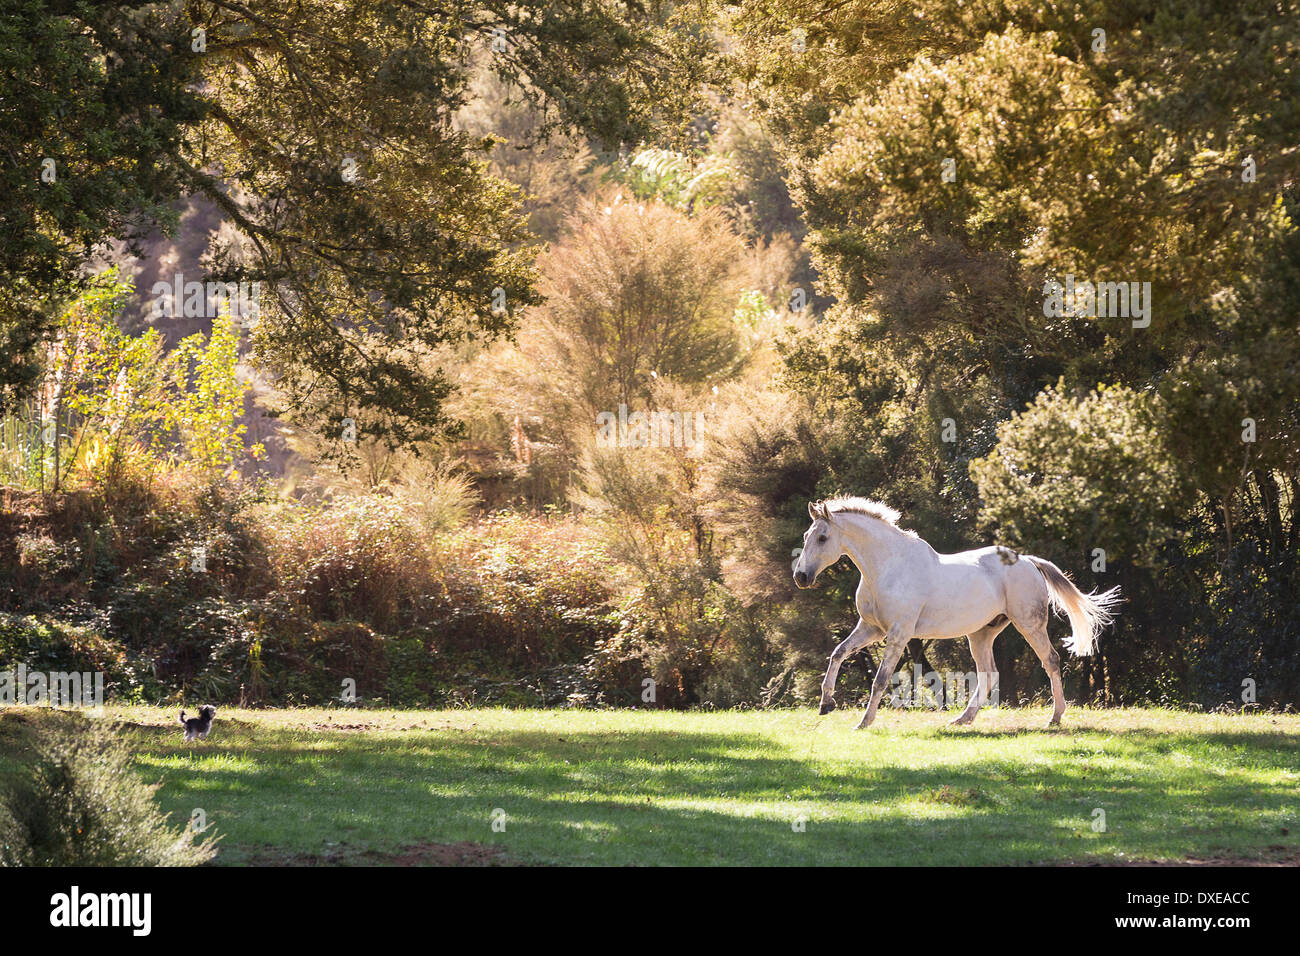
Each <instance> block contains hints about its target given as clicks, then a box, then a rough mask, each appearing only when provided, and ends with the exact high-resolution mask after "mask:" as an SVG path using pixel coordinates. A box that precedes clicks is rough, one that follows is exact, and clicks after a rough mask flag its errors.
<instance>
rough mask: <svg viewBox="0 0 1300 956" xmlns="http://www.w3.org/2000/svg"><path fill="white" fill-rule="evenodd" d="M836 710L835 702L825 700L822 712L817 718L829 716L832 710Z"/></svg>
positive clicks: (819, 712)
mask: <svg viewBox="0 0 1300 956" xmlns="http://www.w3.org/2000/svg"><path fill="white" fill-rule="evenodd" d="M834 709H835V701H834V700H824V701H822V709H821V710H820V711H818V714H817V716H819V717H825V716H826V715H827V714H829V713H830V712H831V711H832V710H834Z"/></svg>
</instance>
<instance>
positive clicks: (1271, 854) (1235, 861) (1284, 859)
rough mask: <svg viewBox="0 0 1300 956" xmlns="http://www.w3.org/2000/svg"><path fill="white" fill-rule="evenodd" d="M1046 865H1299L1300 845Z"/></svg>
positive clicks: (1070, 861) (1086, 860)
mask: <svg viewBox="0 0 1300 956" xmlns="http://www.w3.org/2000/svg"><path fill="white" fill-rule="evenodd" d="M1047 865H1048V866H1300V847H1294V846H1270V847H1268V849H1267V850H1265V851H1264V853H1262V854H1261V855H1260V856H1251V857H1246V856H1223V855H1219V856H1189V857H1187V858H1185V859H1182V860H1116V859H1113V858H1111V857H1106V858H1105V859H1085V860H1062V861H1060V862H1055V863H1049V864H1047Z"/></svg>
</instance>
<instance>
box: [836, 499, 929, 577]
mask: <svg viewBox="0 0 1300 956" xmlns="http://www.w3.org/2000/svg"><path fill="white" fill-rule="evenodd" d="M839 520H840V522H841V534H842V536H843V538H844V543H845V550H847V551H848V553H849V558H850V559H851V560H852V561H853V563H854V564H855V565H856V566H857V569H858V571H859V572H860V573H861V574H862V576H863V577H864V578H866V579H867V580H868V581H875V580H877V579H878V578H879V577H880V573H881V571H882V570H884V568H885V567H886V566H887V565H889V563H890V562H892V561H896V560H898V559H899V558H902V557H904V556H905V555H907V554H908V553H909V552H910V551H911V550H912V548H914V547H915V546H916V545H918V544H919V543H920V539H918V538H913V537H910V536H908V535H905V534H903V533H902V532H900V531H899V530H898V529H897V528H892V527H889V526H888V525H886V524H885V523H884V522H882V521H880V520H879V519H877V518H872V517H869V516H867V515H841V516H840V518H839Z"/></svg>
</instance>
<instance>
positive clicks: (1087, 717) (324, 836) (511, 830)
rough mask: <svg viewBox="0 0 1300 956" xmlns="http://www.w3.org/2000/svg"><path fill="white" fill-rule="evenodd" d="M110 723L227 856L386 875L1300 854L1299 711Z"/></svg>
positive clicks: (632, 714)
mask: <svg viewBox="0 0 1300 956" xmlns="http://www.w3.org/2000/svg"><path fill="white" fill-rule="evenodd" d="M26 713H27V714H28V715H30V714H31V713H32V712H31V711H30V710H28V711H26ZM108 713H109V714H110V715H111V716H114V717H118V718H120V719H122V720H125V721H127V722H128V723H129V724H130V725H131V729H130V733H131V734H132V737H133V739H134V743H135V747H136V749H137V751H138V753H139V755H140V758H139V769H140V772H141V773H142V774H143V775H144V777H145V778H146V779H150V780H161V781H163V784H164V786H163V788H162V790H161V791H160V794H159V797H160V799H161V801H162V803H163V805H164V807H165V808H166V809H167V810H169V811H171V812H173V813H174V814H176V815H177V819H178V820H181V819H185V818H188V817H189V816H190V814H191V812H192V811H193V810H194V809H195V808H201V809H202V810H203V811H204V812H205V813H206V815H207V819H208V821H209V822H210V823H211V824H213V825H214V826H215V827H216V828H217V830H218V831H219V832H220V833H223V834H224V835H225V837H224V840H223V841H222V843H221V845H220V847H221V852H220V854H219V855H218V858H217V862H218V863H219V864H239V863H247V862H273V861H277V860H279V861H287V862H295V861H303V860H305V859H308V858H313V857H314V858H316V859H317V860H328V861H336V862H352V861H356V862H385V861H387V860H390V859H395V857H391V856H388V854H397V853H399V852H401V851H403V850H405V849H408V848H411V847H417V846H424V845H428V844H480V845H483V846H486V847H492V848H496V850H495V851H493V853H487V852H483V856H485V857H489V858H490V859H493V860H496V861H498V862H507V863H508V862H515V863H567V864H632V865H660V864H823V865H838V864H850V865H862V864H875V865H882V864H883V865H898V864H911V865H915V864H956V865H970V864H1017V863H1046V862H1061V861H1100V862H1123V861H1126V860H1133V859H1150V860H1185V859H1188V858H1201V859H1207V858H1212V859H1225V858H1231V859H1234V860H1238V859H1240V860H1248V859H1264V860H1267V859H1274V860H1276V859H1287V860H1294V859H1295V858H1296V855H1297V853H1298V852H1300V839H1298V838H1300V799H1298V794H1300V717H1296V716H1293V715H1278V714H1257V715H1251V716H1237V715H1203V714H1190V713H1183V712H1177V711H1168V710H1157V709H1126V710H1091V711H1090V710H1084V709H1079V708H1074V709H1071V710H1070V711H1069V712H1068V713H1067V714H1066V716H1065V726H1064V727H1063V728H1061V729H1059V730H1054V731H1047V730H1043V729H1041V727H1042V725H1043V724H1045V723H1046V718H1047V712H1046V711H1045V710H1042V709H1036V708H1026V709H1003V710H1001V711H996V712H995V711H985V712H984V713H983V714H981V715H980V718H979V721H978V722H977V724H976V725H975V727H973V728H952V729H949V728H947V727H945V726H944V724H945V721H946V719H947V716H946V715H944V714H940V713H935V712H899V711H887V712H885V713H883V714H882V715H881V717H880V719H879V720H878V721H877V724H876V726H875V727H874V728H872V729H871V730H868V731H862V732H856V731H854V730H853V729H852V728H853V724H854V723H855V722H856V721H857V719H858V716H859V715H858V714H857V713H855V712H837V713H835V714H833V715H831V716H829V717H826V718H822V719H820V720H819V719H818V718H817V717H816V716H815V715H814V714H813V712H812V711H810V710H797V711H767V712H719V713H673V712H663V711H649V712H637V711H598V712H591V711H557V710H552V711H536V710H496V709H493V710H462V711H398V712H390V711H367V710H320V709H314V710H277V711H254V710H242V711H241V710H233V709H227V710H223V711H222V712H221V713H220V714H219V716H218V720H217V724H216V728H215V730H214V732H213V735H212V737H211V738H209V740H207V741H204V742H200V743H196V744H187V743H185V742H184V741H183V740H182V739H181V734H180V732H179V728H178V727H177V726H176V723H175V714H174V713H173V712H172V711H166V712H164V711H161V710H158V709H156V708H140V707H137V708H116V709H115V708H109V709H108ZM22 720H23V714H22V712H14V711H10V712H5V713H0V771H3V772H9V771H12V770H13V769H14V767H15V766H16V764H15V762H14V761H15V756H16V753H17V752H18V749H19V748H18V744H17V742H18V741H19V740H20V738H21V734H19V733H17V732H16V730H15V728H16V725H18V724H19V723H20V722H21V721H22ZM498 808H499V809H501V810H503V811H504V812H505V830H504V832H494V830H493V828H492V813H493V811H494V810H495V809H498ZM1098 809H1100V810H1103V811H1105V823H1106V828H1105V830H1104V832H1098V831H1096V830H1094V828H1093V825H1094V820H1095V814H1094V811H1096V810H1098ZM800 817H802V818H804V819H805V820H806V823H805V824H804V827H803V832H797V831H796V828H795V826H794V825H793V824H794V823H795V821H796V820H797V819H798V818H800Z"/></svg>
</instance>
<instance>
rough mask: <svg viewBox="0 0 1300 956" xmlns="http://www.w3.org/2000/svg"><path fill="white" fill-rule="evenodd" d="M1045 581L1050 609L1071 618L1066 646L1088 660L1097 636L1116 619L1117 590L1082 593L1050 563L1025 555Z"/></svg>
mask: <svg viewBox="0 0 1300 956" xmlns="http://www.w3.org/2000/svg"><path fill="white" fill-rule="evenodd" d="M1026 557H1029V560H1030V561H1032V562H1033V565H1034V567H1036V568H1038V570H1039V573H1041V574H1042V576H1043V580H1044V581H1046V582H1047V593H1048V596H1049V597H1050V598H1051V601H1052V607H1054V608H1056V610H1057V611H1058V612H1060V613H1061V614H1064V615H1065V616H1066V617H1067V618H1069V619H1070V632H1071V633H1070V636H1069V637H1067V638H1066V639H1065V646H1066V647H1068V648H1069V649H1070V653H1071V654H1073V655H1074V656H1075V657H1087V656H1088V655H1089V654H1091V653H1092V652H1093V651H1095V650H1096V649H1097V635H1098V634H1099V633H1100V632H1101V629H1102V628H1103V627H1105V626H1106V625H1107V624H1109V623H1110V622H1111V621H1113V620H1114V619H1115V608H1116V607H1117V606H1118V605H1119V604H1120V602H1121V600H1122V599H1121V598H1120V596H1119V588H1117V587H1114V588H1111V589H1110V590H1109V591H1100V592H1098V591H1091V592H1089V593H1088V594H1084V593H1083V592H1082V591H1080V590H1079V589H1078V588H1077V587H1075V586H1074V582H1073V581H1071V580H1070V578H1069V577H1068V576H1067V575H1066V573H1065V572H1064V571H1062V570H1061V569H1060V568H1058V567H1057V566H1056V565H1054V564H1053V563H1052V562H1051V561H1045V560H1043V559H1042V558H1035V557H1032V556H1029V555H1027V556H1026Z"/></svg>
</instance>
